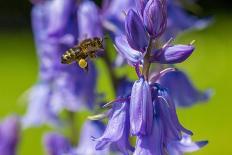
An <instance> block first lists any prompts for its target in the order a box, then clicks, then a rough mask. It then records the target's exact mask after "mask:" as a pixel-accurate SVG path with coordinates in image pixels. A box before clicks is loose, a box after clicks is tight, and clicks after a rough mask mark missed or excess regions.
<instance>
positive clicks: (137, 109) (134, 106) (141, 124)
mask: <svg viewBox="0 0 232 155" xmlns="http://www.w3.org/2000/svg"><path fill="white" fill-rule="evenodd" d="M152 120H153V105H152V98H151V91H150V86H149V84H148V82H147V81H145V80H144V78H140V79H139V80H137V81H135V83H134V85H133V87H132V92H131V101H130V125H131V134H132V135H137V136H138V135H147V134H149V133H151V129H152Z"/></svg>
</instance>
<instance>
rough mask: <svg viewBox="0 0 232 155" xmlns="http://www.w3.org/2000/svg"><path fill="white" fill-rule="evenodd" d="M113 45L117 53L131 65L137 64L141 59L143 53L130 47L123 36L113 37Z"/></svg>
mask: <svg viewBox="0 0 232 155" xmlns="http://www.w3.org/2000/svg"><path fill="white" fill-rule="evenodd" d="M115 47H116V49H117V51H118V52H119V54H120V55H121V56H122V57H123V58H125V59H126V60H127V61H128V63H129V64H130V65H132V66H134V65H136V64H139V63H140V62H141V60H142V59H143V54H142V53H141V52H139V51H136V50H134V49H132V48H131V47H130V46H129V44H128V42H127V40H126V37H125V36H120V37H117V38H116V39H115Z"/></svg>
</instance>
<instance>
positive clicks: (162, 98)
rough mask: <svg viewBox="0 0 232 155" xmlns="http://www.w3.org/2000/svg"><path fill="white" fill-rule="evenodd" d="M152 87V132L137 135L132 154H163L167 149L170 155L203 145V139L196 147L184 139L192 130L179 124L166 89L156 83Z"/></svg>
mask: <svg viewBox="0 0 232 155" xmlns="http://www.w3.org/2000/svg"><path fill="white" fill-rule="evenodd" d="M152 88H153V89H152V90H153V92H154V93H153V104H154V109H153V112H154V119H153V122H152V124H153V125H152V132H151V134H149V135H141V136H138V137H137V142H136V147H135V152H134V155H163V154H165V153H166V152H167V151H168V153H170V154H171V155H172V153H175V152H178V153H179V152H182V153H183V152H190V151H195V150H197V148H200V147H201V146H204V145H205V144H206V143H207V142H205V141H202V142H199V143H198V142H197V143H196V144H199V147H197V148H196V146H194V144H189V143H187V141H185V135H186V134H187V135H192V132H191V131H189V130H187V129H185V128H184V127H183V126H182V125H181V124H180V122H179V120H178V117H177V114H176V109H175V105H174V104H173V102H172V100H171V98H170V96H169V94H168V92H167V90H165V89H164V88H162V87H161V86H160V85H158V84H154V85H152ZM191 145H192V146H191ZM188 146H189V147H188ZM174 155H175V154H174ZM177 155H179V154H177Z"/></svg>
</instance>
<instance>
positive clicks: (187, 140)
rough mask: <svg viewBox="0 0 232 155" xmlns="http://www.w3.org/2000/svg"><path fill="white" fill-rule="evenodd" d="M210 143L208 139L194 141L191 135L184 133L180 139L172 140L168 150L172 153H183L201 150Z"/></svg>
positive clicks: (181, 154) (173, 154)
mask: <svg viewBox="0 0 232 155" xmlns="http://www.w3.org/2000/svg"><path fill="white" fill-rule="evenodd" d="M207 144H208V141H197V142H193V141H192V140H191V136H189V135H187V134H184V135H183V136H182V139H181V140H180V141H173V142H170V143H169V144H168V146H167V152H168V154H170V155H183V154H184V153H191V152H195V151H198V150H200V149H201V148H202V147H204V146H205V145H207Z"/></svg>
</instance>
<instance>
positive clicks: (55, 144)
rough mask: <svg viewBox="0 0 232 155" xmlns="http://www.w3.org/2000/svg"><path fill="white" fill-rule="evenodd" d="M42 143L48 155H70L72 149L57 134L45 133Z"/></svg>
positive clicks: (67, 142) (65, 139)
mask: <svg viewBox="0 0 232 155" xmlns="http://www.w3.org/2000/svg"><path fill="white" fill-rule="evenodd" d="M43 143H44V146H45V148H46V151H47V154H48V155H61V154H68V155H71V152H72V147H71V144H70V142H69V140H68V139H67V138H66V137H64V136H63V135H61V134H59V133H47V134H46V135H45V136H44V139H43Z"/></svg>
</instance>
